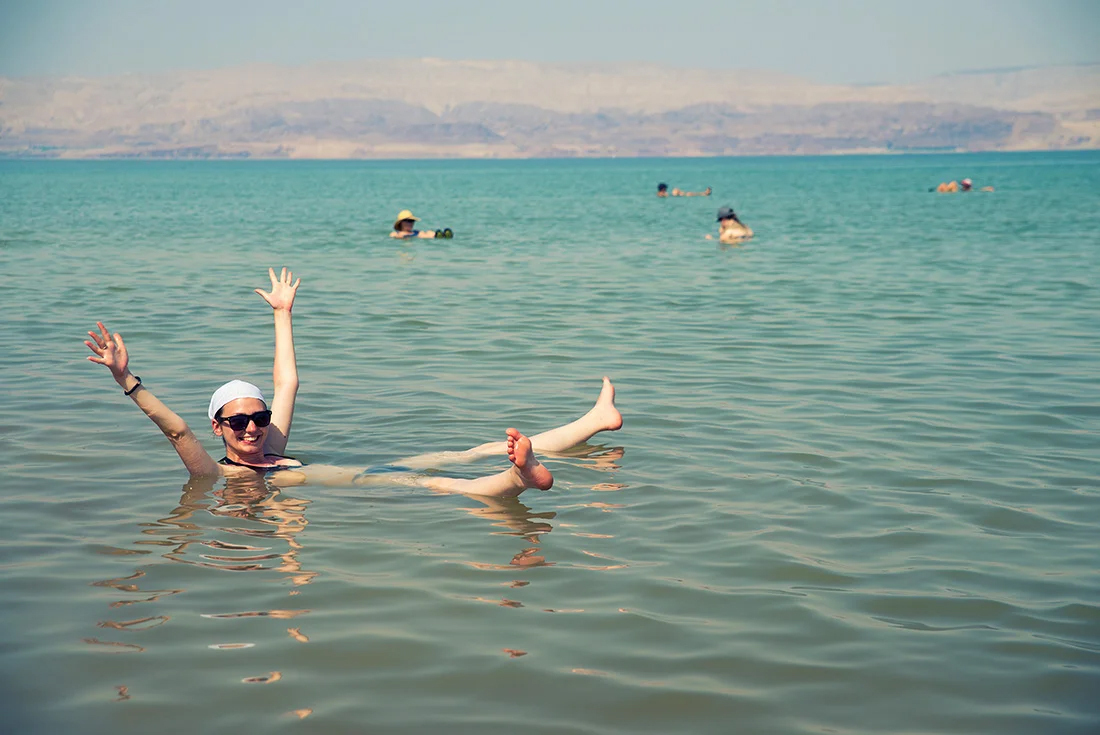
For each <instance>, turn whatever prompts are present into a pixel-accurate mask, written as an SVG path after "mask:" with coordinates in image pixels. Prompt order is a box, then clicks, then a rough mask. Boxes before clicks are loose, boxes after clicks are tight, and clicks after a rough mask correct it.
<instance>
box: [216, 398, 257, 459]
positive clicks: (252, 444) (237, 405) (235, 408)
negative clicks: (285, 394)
mask: <svg viewBox="0 0 1100 735" xmlns="http://www.w3.org/2000/svg"><path fill="white" fill-rule="evenodd" d="M266 410H267V406H266V405H265V404H264V402H263V401H261V400H260V399H259V398H238V399H237V400H235V401H230V402H229V403H227V404H225V405H224V406H222V410H221V413H220V415H221V421H219V420H217V419H215V420H214V435H215V436H220V437H221V438H222V439H223V440H224V441H225V446H226V449H232V450H233V452H234V453H235V454H237V455H248V454H256V453H257V452H259V453H263V450H264V440H265V439H267V429H268V427H267V426H256V422H255V421H252V420H250V421H249V422H248V425H247V426H245V427H244V428H243V429H241V430H240V431H235V430H234V429H233V427H231V426H230V425H229V424H228V423H226V419H228V418H229V417H230V416H238V415H244V416H249V415H251V414H254V413H259V412H260V411H266Z"/></svg>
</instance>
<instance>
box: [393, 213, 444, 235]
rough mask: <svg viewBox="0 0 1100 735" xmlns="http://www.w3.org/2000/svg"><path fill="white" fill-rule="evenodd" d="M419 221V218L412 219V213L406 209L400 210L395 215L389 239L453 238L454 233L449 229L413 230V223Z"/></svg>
mask: <svg viewBox="0 0 1100 735" xmlns="http://www.w3.org/2000/svg"><path fill="white" fill-rule="evenodd" d="M419 220H420V218H419V217H414V216H413V213H412V212H410V211H409V210H407V209H402V210H401V211H400V212H398V214H397V219H396V220H395V221H394V223H393V232H391V233H390V237H394V238H397V239H398V240H405V239H408V238H410V237H422V238H433V237H445V238H452V237H454V232H452V231H451V228H450V227H447V228H446V229H442V230H414V229H413V227H414V223H415V222H418V221H419Z"/></svg>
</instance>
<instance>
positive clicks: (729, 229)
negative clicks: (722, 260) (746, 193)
mask: <svg viewBox="0 0 1100 735" xmlns="http://www.w3.org/2000/svg"><path fill="white" fill-rule="evenodd" d="M753 234H754V233H753V231H752V228H751V227H749V226H748V225H746V224H745V223H743V222H742V221H741V220H740V219H738V218H737V213H736V212H734V211H733V208H732V207H722V208H721V209H719V210H718V240H719V241H721V242H723V243H725V244H727V245H733V244H735V243H739V242H743V241H745V240H748V239H749V238H750V237H752V236H753ZM707 239H708V240H713V239H714V237H713V236H711V235H707Z"/></svg>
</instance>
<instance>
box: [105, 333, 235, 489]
mask: <svg viewBox="0 0 1100 735" xmlns="http://www.w3.org/2000/svg"><path fill="white" fill-rule="evenodd" d="M96 326H97V327H99V333H98V334H97V333H96V332H88V336H89V337H91V338H92V339H91V340H84V344H86V345H88V349H90V350H91V351H92V352H94V353H95V354H94V355H89V356H88V359H89V360H91V361H92V362H96V363H99V364H100V365H106V366H107V368H108V369H109V370H110V371H111V375H112V376H113V377H114V379H115V382H116V383H118V384H119V386H121V388H122V390H123V392H124V393H125V394H126V395H128V396H130V400H132V401H133V402H134V403H136V404H137V407H138V408H140V409H141V410H142V411H144V412H145V415H146V416H148V417H149V418H151V419H152V420H153V423H154V424H156V425H157V428H159V429H160V430H161V432H163V434H164V436H166V437H167V438H168V441H170V442H171V443H172V447H173V448H174V449H175V450H176V454H178V455H179V456H180V459H182V460H183V466H184V467H186V468H187V471H188V472H190V473H191V475H192V476H193V477H203V476H216V475H219V474H221V471H220V467H219V465H218V463H217V462H215V461H214V458H213V457H211V456H210V454H209V453H208V452H207V451H206V449H204V448H203V446H202V443H201V442H200V441H199V439H198V437H196V436H195V434H194V432H192V431H191V429H190V427H188V426H187V422H185V421H184V420H183V419H182V418H180V417H179V416H178V415H177V414H176V413H174V412H173V411H172V410H171V409H170V408H168V406H165V405H164V404H163V403H161V401H160V399H159V398H157V397H156V396H154V395H153V392H152V391H150V390H149V389H148V388H146V387H145V386H144V385H142V384H141V380H140V379H139V378H137V377H135V376H134V375H133V374H132V373H131V372H130V356H129V353H127V351H126V344H125V343H124V342H123V341H122V335H120V334H114V335H111V333H110V332H108V331H107V327H105V326H103V322H96Z"/></svg>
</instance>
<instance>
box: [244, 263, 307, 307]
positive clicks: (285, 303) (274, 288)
mask: <svg viewBox="0 0 1100 735" xmlns="http://www.w3.org/2000/svg"><path fill="white" fill-rule="evenodd" d="M267 275H268V276H269V277H270V278H271V292H270V293H268V292H267V291H264V290H263V289H259V288H257V289H254V290H255V292H256V293H258V294H259V295H260V296H262V297H263V300H264V301H266V302H267V303H268V305H269V306H270V307H271V308H272V309H274V310H275V311H280V310H282V311H290V310H291V308H292V307H293V306H294V297H295V295H297V293H298V286H299V284H301V282H302V279H301V278H299V279H298V280H297V281H295V280H294V274H293V273H291V272H290V271H288V270H287V269H286V268H283V272H282V273H281V274H279V277H278V278H276V277H275V269H274V268H268V269H267Z"/></svg>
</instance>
